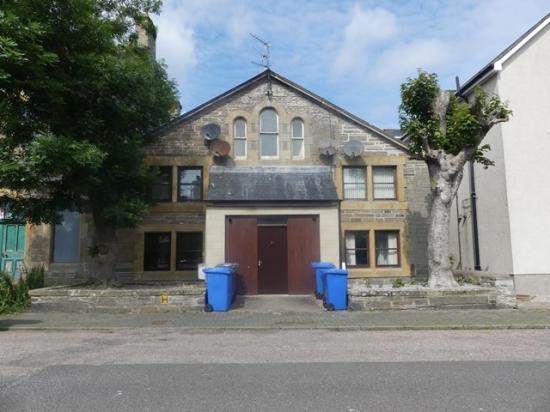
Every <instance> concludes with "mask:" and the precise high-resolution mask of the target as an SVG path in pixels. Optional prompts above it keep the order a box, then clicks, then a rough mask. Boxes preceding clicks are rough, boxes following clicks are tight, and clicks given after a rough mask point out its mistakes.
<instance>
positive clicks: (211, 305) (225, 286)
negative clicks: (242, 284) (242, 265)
mask: <svg viewBox="0 0 550 412" xmlns="http://www.w3.org/2000/svg"><path fill="white" fill-rule="evenodd" d="M203 271H204V273H205V274H206V296H207V298H206V305H205V307H204V310H205V311H206V312H212V311H214V312H227V311H228V310H229V308H230V307H231V303H232V302H233V297H234V294H235V271H234V269H233V268H232V267H230V266H216V267H213V268H204V269H203Z"/></svg>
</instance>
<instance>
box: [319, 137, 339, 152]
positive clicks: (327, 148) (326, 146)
mask: <svg viewBox="0 0 550 412" xmlns="http://www.w3.org/2000/svg"><path fill="white" fill-rule="evenodd" d="M319 153H320V154H321V155H322V156H334V155H335V154H336V142H335V141H334V140H332V139H330V140H323V141H321V143H320V144H319Z"/></svg>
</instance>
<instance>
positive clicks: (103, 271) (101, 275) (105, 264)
mask: <svg viewBox="0 0 550 412" xmlns="http://www.w3.org/2000/svg"><path fill="white" fill-rule="evenodd" d="M93 239H94V244H93V253H92V271H91V275H92V279H93V280H94V281H96V282H101V283H103V284H104V285H113V284H114V285H117V278H116V261H117V257H118V244H117V239H116V231H115V229H114V228H113V227H112V226H110V225H108V224H106V223H105V222H104V221H103V220H102V219H100V218H97V217H95V216H94V237H93Z"/></svg>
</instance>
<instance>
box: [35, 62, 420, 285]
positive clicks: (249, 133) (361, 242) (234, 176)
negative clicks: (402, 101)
mask: <svg viewBox="0 0 550 412" xmlns="http://www.w3.org/2000/svg"><path fill="white" fill-rule="evenodd" d="M209 124H210V125H211V124H215V125H217V126H218V127H219V130H220V133H219V136H218V138H217V139H215V140H207V139H205V138H204V133H201V131H202V132H204V130H205V129H204V126H206V125H209ZM210 127H211V128H213V130H214V129H216V126H210ZM211 137H212V136H211ZM224 142H225V143H224ZM349 142H352V143H349ZM354 145H356V146H357V147H356V148H353V146H354ZM350 148H351V149H353V150H354V151H355V152H354V153H351V152H350V151H349V150H348V149H350ZM216 150H217V151H221V152H222V153H221V154H223V152H224V151H228V153H227V155H226V156H220V155H219V154H220V153H218V155H216ZM346 151H347V152H348V154H346V153H345V152H346ZM147 162H148V164H149V165H151V166H152V167H157V168H158V170H159V174H160V180H159V183H158V185H157V186H156V187H155V191H154V195H155V197H156V199H157V201H158V203H157V204H156V205H155V206H154V207H152V208H151V210H150V212H149V214H148V215H147V217H146V218H145V220H144V221H143V222H142V223H141V224H140V225H139V226H138V227H137V228H136V229H125V230H119V231H118V234H117V236H118V241H119V260H118V264H117V276H118V277H119V279H120V280H121V281H123V282H161V281H173V280H194V279H197V275H198V266H199V264H200V263H203V264H205V265H207V266H211V265H216V264H219V263H222V262H234V263H238V264H239V269H238V273H239V275H240V276H239V278H240V280H241V284H240V288H241V293H250V294H254V293H310V292H312V291H313V276H312V270H311V268H310V262H311V261H317V260H322V261H330V262H333V263H335V264H337V265H340V264H342V263H343V262H344V263H345V264H346V266H347V268H348V269H349V273H350V277H351V278H355V279H368V278H394V277H410V276H414V275H418V276H425V275H426V270H427V262H426V233H427V217H428V204H429V201H428V196H429V180H428V176H427V169H426V167H425V165H424V163H422V162H419V161H417V160H412V159H411V158H410V157H409V155H408V153H407V147H406V145H405V144H404V143H402V142H401V141H400V140H399V139H396V138H393V137H391V136H389V135H387V134H386V133H385V132H384V131H382V130H380V129H378V128H376V127H374V126H373V125H371V124H369V123H367V122H366V121H364V120H362V119H360V118H358V117H356V116H354V115H352V114H350V113H348V112H346V111H345V110H343V109H341V108H339V107H337V106H336V105H334V104H332V103H330V102H328V101H326V100H324V99H322V98H321V97H319V96H317V95H315V94H313V93H312V92H310V91H308V90H306V89H304V88H303V87H301V86H299V85H297V84H295V83H293V82H291V81H290V80H288V79H286V78H284V77H283V76H281V75H279V74H277V73H275V72H273V71H271V70H266V71H264V72H262V73H260V74H258V75H257V76H255V77H253V78H251V79H249V80H247V81H245V82H244V83H242V84H240V85H238V86H236V87H234V88H232V89H231V90H228V91H227V92H225V93H223V94H221V95H220V96H218V97H215V98H214V99H212V100H210V101H208V102H206V103H204V104H202V105H200V106H198V107H196V108H195V109H192V110H190V111H188V112H187V113H185V114H183V115H181V116H179V117H177V118H176V119H174V120H173V121H172V122H170V123H169V124H167V125H165V126H164V127H162V128H161V129H160V130H159V131H158V136H157V139H156V141H155V143H154V144H152V145H151V146H150V147H149V148H148V158H147ZM89 230H90V227H89V221H88V219H87V217H86V216H79V215H78V214H74V213H68V214H66V215H65V220H64V223H63V224H61V225H56V226H55V227H49V226H40V227H33V228H28V229H27V244H26V251H27V252H26V257H25V259H26V264H27V266H33V265H36V264H44V265H45V266H46V268H47V273H48V275H47V282H48V283H50V284H52V283H69V282H79V281H82V280H85V279H87V278H88V274H89V271H90V259H89V257H88V252H87V250H88V247H89V246H91V245H90V244H89V243H88V236H87V233H88V232H89Z"/></svg>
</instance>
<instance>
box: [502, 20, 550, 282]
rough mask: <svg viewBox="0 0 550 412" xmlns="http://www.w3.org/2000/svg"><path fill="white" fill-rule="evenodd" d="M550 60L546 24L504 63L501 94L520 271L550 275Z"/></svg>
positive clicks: (514, 244) (513, 232)
mask: <svg viewBox="0 0 550 412" xmlns="http://www.w3.org/2000/svg"><path fill="white" fill-rule="evenodd" d="M549 62H550V26H546V28H545V29H543V30H542V31H541V32H540V33H538V34H537V35H536V36H535V37H534V38H533V39H531V41H530V42H529V43H528V44H527V45H525V46H524V47H523V49H521V50H520V51H518V52H517V53H516V54H515V55H514V56H513V57H512V58H511V59H510V60H509V61H507V62H506V63H505V64H504V67H503V71H502V72H501V79H500V83H499V92H500V95H501V97H502V98H503V99H505V100H508V101H509V102H510V107H511V108H512V110H513V111H514V115H513V117H512V119H511V121H510V122H508V123H506V124H504V125H503V126H502V132H503V141H504V156H505V163H506V181H507V188H508V204H509V208H510V232H511V239H512V252H513V253H512V255H513V263H514V274H516V275H527V274H529V275H537V274H548V275H550V254H549V253H548V244H549V242H548V234H549V233H550V212H549V209H548V205H549V204H550V185H549V184H548V174H549V171H550V167H549V165H548V154H549V153H550V115H549V114H550V70H549ZM516 279H520V276H516ZM520 282H521V281H520ZM546 282H550V278H549V277H547V278H546ZM534 289H535V290H536V287H535V288H534Z"/></svg>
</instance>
